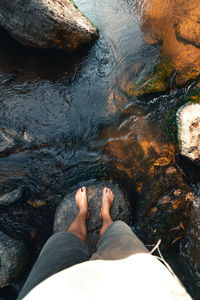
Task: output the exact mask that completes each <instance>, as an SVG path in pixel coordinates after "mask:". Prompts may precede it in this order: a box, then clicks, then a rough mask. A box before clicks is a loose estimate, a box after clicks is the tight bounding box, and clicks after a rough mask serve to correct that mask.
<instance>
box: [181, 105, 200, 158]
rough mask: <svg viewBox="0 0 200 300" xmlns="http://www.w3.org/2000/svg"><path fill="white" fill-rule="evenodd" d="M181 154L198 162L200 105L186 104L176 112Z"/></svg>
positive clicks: (199, 149) (199, 152) (199, 154)
mask: <svg viewBox="0 0 200 300" xmlns="http://www.w3.org/2000/svg"><path fill="white" fill-rule="evenodd" d="M177 123H178V139H179V143H180V150H181V154H182V155H184V156H186V157H188V158H189V159H191V160H192V161H194V160H198V161H200V104H198V103H188V104H186V105H184V106H182V107H181V108H180V109H179V110H178V112H177Z"/></svg>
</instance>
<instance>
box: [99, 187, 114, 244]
mask: <svg viewBox="0 0 200 300" xmlns="http://www.w3.org/2000/svg"><path fill="white" fill-rule="evenodd" d="M113 201H114V194H113V192H112V191H111V190H110V189H109V188H104V189H103V195H102V206H101V212H100V217H101V219H102V226H101V229H100V233H99V239H100V238H101V237H102V235H103V234H104V232H105V231H106V229H107V228H108V227H109V226H110V225H111V224H112V223H113V220H112V218H111V216H110V209H111V206H112V204H113Z"/></svg>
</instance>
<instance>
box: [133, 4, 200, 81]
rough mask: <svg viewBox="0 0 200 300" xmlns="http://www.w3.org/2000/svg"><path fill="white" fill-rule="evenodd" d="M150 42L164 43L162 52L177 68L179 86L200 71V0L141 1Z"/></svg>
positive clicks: (145, 32) (142, 19) (145, 33)
mask: <svg viewBox="0 0 200 300" xmlns="http://www.w3.org/2000/svg"><path fill="white" fill-rule="evenodd" d="M138 6H139V12H140V13H141V24H142V30H143V32H144V35H145V38H146V41H147V43H149V44H151V45H152V44H157V43H160V44H161V46H162V55H163V56H164V57H166V58H168V59H170V61H171V63H172V64H173V66H174V68H175V70H176V76H175V78H174V81H175V82H176V84H177V85H178V86H180V85H183V84H185V83H186V82H187V81H188V80H190V79H195V78H196V77H197V76H198V75H199V74H200V63H199V62H200V50H199V47H200V42H199V41H200V39H199V37H200V24H199V14H200V2H199V1H196V0H190V1H187V0H178V1H177V0H171V1H162V0H150V1H138Z"/></svg>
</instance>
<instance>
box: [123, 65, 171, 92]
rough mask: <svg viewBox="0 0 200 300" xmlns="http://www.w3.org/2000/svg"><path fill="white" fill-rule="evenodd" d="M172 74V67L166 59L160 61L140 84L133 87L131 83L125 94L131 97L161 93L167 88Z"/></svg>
mask: <svg viewBox="0 0 200 300" xmlns="http://www.w3.org/2000/svg"><path fill="white" fill-rule="evenodd" d="M173 72H174V67H173V65H172V64H171V63H170V62H169V61H168V60H167V59H161V61H160V63H159V64H157V65H156V66H155V67H154V69H153V71H152V72H150V73H149V74H148V75H147V76H146V78H145V79H144V80H143V81H142V82H140V83H138V84H136V85H134V82H131V87H130V86H128V89H127V93H128V95H129V96H132V97H133V96H135V97H138V96H143V95H151V94H155V93H163V92H165V91H166V90H167V89H168V88H169V83H170V78H171V76H172V74H173Z"/></svg>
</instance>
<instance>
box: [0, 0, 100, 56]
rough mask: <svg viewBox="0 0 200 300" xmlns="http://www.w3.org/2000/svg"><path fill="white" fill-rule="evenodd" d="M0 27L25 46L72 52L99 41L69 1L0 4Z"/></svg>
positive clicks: (18, 1) (16, 0) (85, 19)
mask: <svg viewBox="0 0 200 300" xmlns="http://www.w3.org/2000/svg"><path fill="white" fill-rule="evenodd" d="M0 25H1V26H2V27H3V28H4V29H6V30H7V31H8V33H9V34H10V35H12V36H13V37H14V38H15V39H17V40H18V41H19V42H21V43H22V44H24V45H26V46H31V47H37V48H57V49H63V50H67V51H70V52H71V51H74V50H76V49H77V48H79V47H80V46H82V45H83V44H85V43H88V42H91V41H92V40H94V39H95V38H97V37H98V31H97V29H96V28H95V27H94V26H93V24H92V23H91V22H90V21H89V20H88V19H87V18H86V17H85V16H84V15H83V14H82V13H81V12H80V11H79V10H78V9H77V7H76V6H75V5H74V4H73V1H71V0H59V1H58V0H29V1H23V0H15V1H7V0H1V1H0Z"/></svg>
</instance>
